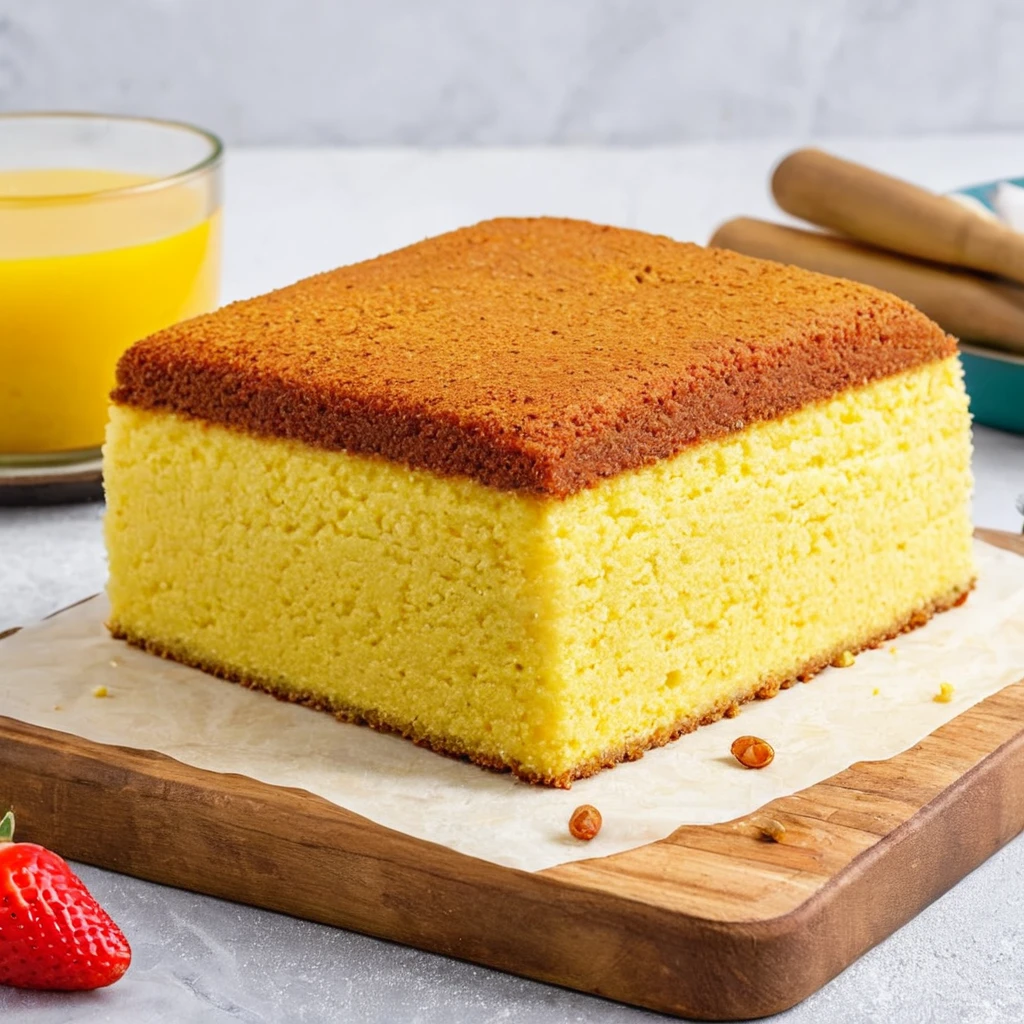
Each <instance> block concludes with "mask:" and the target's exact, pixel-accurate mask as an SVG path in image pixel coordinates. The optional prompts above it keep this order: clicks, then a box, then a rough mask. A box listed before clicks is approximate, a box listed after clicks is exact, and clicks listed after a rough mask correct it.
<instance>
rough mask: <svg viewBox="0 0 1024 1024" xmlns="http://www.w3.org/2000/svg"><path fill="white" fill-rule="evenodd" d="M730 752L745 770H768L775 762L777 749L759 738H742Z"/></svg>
mask: <svg viewBox="0 0 1024 1024" xmlns="http://www.w3.org/2000/svg"><path fill="white" fill-rule="evenodd" d="M729 752H730V753H731V754H732V756H733V757H735V758H736V760H737V761H739V763H740V764H741V765H743V767H744V768H767V767H768V765H770V764H771V763H772V761H774V760H775V749H774V748H773V747H772V745H771V744H770V743H769V742H768V741H767V740H763V739H761V738H760V737H759V736H740V737H739V738H738V739H735V740H733V743H732V746H731V747H730V748H729Z"/></svg>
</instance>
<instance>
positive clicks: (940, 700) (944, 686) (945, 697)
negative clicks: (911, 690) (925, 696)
mask: <svg viewBox="0 0 1024 1024" xmlns="http://www.w3.org/2000/svg"><path fill="white" fill-rule="evenodd" d="M954 692H955V691H954V687H953V684H952V683H941V684H940V685H939V692H938V693H937V694H935V696H934V697H932V700H933V701H935V703H936V704H948V703H949V702H950V701H951V700H952V699H953V693H954Z"/></svg>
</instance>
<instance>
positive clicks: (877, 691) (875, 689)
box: [871, 686, 882, 697]
mask: <svg viewBox="0 0 1024 1024" xmlns="http://www.w3.org/2000/svg"><path fill="white" fill-rule="evenodd" d="M881 692H882V691H881V690H880V689H879V688H878V687H877V686H876V687H875V688H874V689H873V690H872V691H871V696H872V697H877V696H878V695H879V694H880V693H881Z"/></svg>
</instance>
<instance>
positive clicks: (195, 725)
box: [0, 542, 1024, 871]
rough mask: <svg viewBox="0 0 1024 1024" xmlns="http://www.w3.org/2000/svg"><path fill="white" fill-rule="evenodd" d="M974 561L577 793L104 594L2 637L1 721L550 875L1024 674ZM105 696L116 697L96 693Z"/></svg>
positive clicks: (1023, 576)
mask: <svg viewBox="0 0 1024 1024" xmlns="http://www.w3.org/2000/svg"><path fill="white" fill-rule="evenodd" d="M976 554H977V561H978V568H979V582H978V586H977V589H976V590H975V591H974V593H973V594H972V595H971V597H970V600H968V601H967V603H966V604H965V605H963V606H962V607H960V608H956V609H953V610H952V611H949V612H946V613H944V614H942V615H940V616H938V617H936V618H935V619H933V620H932V622H930V623H929V624H928V625H927V626H925V627H924V628H923V629H919V630H917V631H916V632H914V633H911V634H909V635H907V636H904V637H901V638H900V639H898V640H896V641H894V642H892V643H891V644H886V645H885V646H883V647H882V648H880V649H878V650H875V651H868V652H865V653H864V654H861V655H860V656H859V657H858V658H857V663H856V664H855V665H854V666H853V667H851V668H846V669H835V668H833V669H827V670H826V671H825V672H823V673H821V674H820V675H819V676H817V677H816V678H815V679H814V680H813V681H812V682H811V683H809V684H807V685H805V686H796V687H794V688H793V689H791V690H787V691H784V692H783V693H781V694H780V695H779V696H778V697H776V698H775V699H774V700H769V701H757V702H754V703H751V704H748V705H746V706H745V707H744V708H743V710H742V711H741V713H740V715H739V717H738V718H735V719H732V720H723V721H721V722H719V723H717V724H715V725H712V726H707V727H705V728H703V729H699V730H698V731H697V732H695V733H693V734H691V735H689V736H684V737H683V738H682V739H680V740H678V741H676V742H675V743H673V744H670V745H669V746H668V747H664V748H662V749H660V750H655V751H652V752H650V753H648V754H647V755H646V756H645V757H644V758H643V759H642V760H641V761H637V762H634V763H632V764H625V765H620V766H619V767H617V768H615V769H614V770H612V771H606V772H603V773H601V774H600V775H598V776H596V777H594V778H592V779H586V780H584V781H582V782H577V783H576V784H575V786H574V787H573V788H572V790H571V791H569V792H566V791H559V790H550V789H542V788H539V787H533V786H528V785H525V784H523V783H520V782H517V781H515V780H514V779H512V778H511V777H510V776H507V775H497V774H494V773H491V772H487V771H484V770H482V769H480V768H476V767H474V766H472V765H468V764H463V763H460V762H456V761H452V760H449V759H447V758H444V757H440V756H438V755H437V754H433V753H431V752H429V751H426V750H421V749H419V748H418V747H415V746H413V745H412V744H411V743H409V742H407V741H405V740H401V739H398V738H396V737H393V736H385V735H381V734H379V733H375V732H373V731H372V730H370V729H367V728H364V727H361V726H356V725H346V724H342V723H339V722H337V721H335V720H334V719H333V718H331V717H330V716H329V715H325V714H323V713H321V712H316V711H311V710H309V709H307V708H303V707H298V706H295V705H290V704H284V703H281V702H280V701H277V700H274V699H273V698H272V697H269V696H267V695H265V694H261V693H255V692H253V691H250V690H246V689H244V688H243V687H241V686H235V685H233V684H231V683H226V682H223V681H221V680H219V679H215V678H213V677H212V676H208V675H205V674H204V673H202V672H198V671H196V670H194V669H190V668H185V667H184V666H181V665H177V664H174V663H171V662H166V661H161V660H160V659H158V658H155V657H152V656H150V655H147V654H144V653H142V652H141V651H138V650H135V649H133V648H131V647H128V646H127V645H126V644H124V643H121V642H119V641H116V640H112V639H111V638H110V636H109V635H108V634H107V632H106V630H105V629H104V627H103V622H104V618H105V615H106V611H107V607H106V601H105V599H104V598H102V597H97V598H93V599H92V600H90V601H87V602H86V603H84V604H81V605H79V606H77V607H76V608H73V609H71V610H69V611H67V612H63V613H61V614H60V615H58V616H56V617H55V618H53V619H49V620H47V621H46V622H42V623H40V624H38V625H35V626H31V627H29V628H27V629H24V630H22V631H21V632H20V633H18V634H16V635H15V636H13V637H10V638H9V639H7V640H5V641H4V642H3V643H2V644H0V715H6V716H8V717H10V718H15V719H19V720H20V721H23V722H28V723H31V724H33V725H39V726H45V727H47V728H51V729H57V730H61V731H63V732H69V733H74V734H76V735H79V736H82V737H84V738H86V739H90V740H94V741H97V742H100V743H111V744H118V745H122V746H127V747H135V748H138V749H149V750H157V751H161V752H162V753H165V754H168V755H170V756H171V757H174V758H177V759H178V760H179V761H183V762H185V763H187V764H191V765H195V766H196V767H198V768H204V769H207V770H210V771H216V772H237V773H239V774H242V775H248V776H250V777H251V778H254V779H259V780H261V781H263V782H266V783H270V784H272V785H279V786H294V787H297V788H300V789H305V790H308V791H309V792H311V793H316V794H318V795H320V796H322V797H325V798H326V799H327V800H330V801H332V802H334V803H336V804H338V805H340V806H342V807H345V808H348V809H349V810H351V811H354V812H356V813H357V814H361V815H364V816H365V817H367V818H370V819H371V820H373V821H376V822H379V823H380V824H381V825H386V826H387V827H389V828H393V829H397V830H399V831H403V832H406V833H408V834H410V835H413V836H417V837H419V838H422V839H427V840H431V841H433V842H435V843H441V844H443V845H445V846H449V847H451V848H452V849H454V850H458V851H460V852H462V853H466V854H470V855H472V856H474V857H481V858H483V859H485V860H490V861H494V862H496V863H499V864H507V865H510V866H513V867H518V868H523V869H525V870H530V871H537V870H540V869H542V868H546V867H551V866H553V865H555V864H560V863H564V862H566V861H571V860H578V859H581V858H584V857H595V856H604V855H608V854H612V853H618V852H620V851H622V850H628V849H630V848H632V847H635V846H640V845H643V844H645V843H649V842H653V841H654V840H657V839H662V838H664V837H665V836H667V835H669V834H670V833H671V832H673V831H674V830H675V829H676V828H678V827H679V826H680V825H685V824H707V823H711V822H718V821H727V820H729V819H731V818H735V817H739V816H741V815H744V814H749V813H751V812H753V811H755V810H756V809H757V808H758V807H760V806H762V805H763V804H765V803H767V802H768V801H770V800H773V799H775V798H777V797H780V796H784V795H786V794H789V793H793V792H796V791H797V790H800V789H803V788H805V787H807V786H810V785H812V784H813V783H815V782H819V781H820V780H822V779H825V778H828V777H829V776H831V775H834V774H835V773H836V772H839V771H841V770H843V769H844V768H847V767H849V765H851V764H853V763H854V762H855V761H865V760H880V759H883V758H888V757H892V756H893V755H895V754H898V753H899V752H901V751H903V750H905V749H906V748H907V747H910V746H912V745H913V744H914V743H916V742H918V741H919V740H921V739H922V738H924V737H925V736H926V735H927V734H928V733H930V732H933V731H934V730H935V729H937V728H938V727H939V726H940V725H942V724H943V723H944V722H947V721H949V720H950V719H952V718H954V717H955V716H956V715H958V714H960V713H961V712H963V711H965V710H966V709H967V708H969V707H970V706H971V705H973V704H975V703H977V702H978V701H980V700H982V699H983V698H985V697H987V696H989V695H990V694H992V693H995V692H996V691H997V690H1000V689H1001V688H1002V687H1004V686H1008V685H1009V684H1011V683H1014V682H1016V681H1018V680H1019V679H1021V678H1022V677H1024V560H1022V559H1021V558H1019V557H1018V556H1016V555H1013V554H1011V553H1009V552H1006V551H1002V550H1000V549H998V548H995V547H992V546H991V545H987V544H983V543H981V542H976ZM943 682H947V683H951V684H952V685H953V687H954V688H955V690H954V698H953V700H952V702H951V703H948V704H939V703H935V702H934V701H933V700H932V697H933V696H934V695H935V693H936V692H937V691H938V689H939V686H940V684H941V683H943ZM97 686H105V687H106V688H107V691H108V693H109V696H108V697H105V698H100V697H96V696H93V691H94V689H95V688H96V687H97ZM876 690H877V691H878V692H877V694H876V693H875V691H876ZM747 733H752V734H754V735H757V736H762V737H764V738H765V739H767V740H768V741H769V742H771V743H772V744H773V745H774V747H775V750H776V758H775V761H774V763H773V764H772V765H771V766H770V767H769V768H767V769H765V770H763V771H748V770H746V769H743V768H741V767H739V766H738V765H737V764H736V763H735V761H734V760H733V759H732V758H731V756H730V755H729V746H730V744H731V743H732V741H733V739H735V738H736V737H737V736H741V735H744V734H747ZM581 803H592V804H594V805H595V806H597V807H598V808H599V809H600V811H601V813H602V815H603V816H604V828H603V829H602V831H601V833H600V835H599V836H598V837H597V839H595V840H594V841H593V842H591V843H589V844H587V843H581V842H577V841H576V840H573V839H571V838H570V837H569V836H568V834H567V830H566V823H567V821H568V818H569V815H570V813H571V812H572V810H573V808H574V807H575V806H577V805H578V804H581Z"/></svg>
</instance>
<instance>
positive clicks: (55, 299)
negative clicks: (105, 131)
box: [0, 169, 220, 458]
mask: <svg viewBox="0 0 1024 1024" xmlns="http://www.w3.org/2000/svg"><path fill="white" fill-rule="evenodd" d="M152 180H153V179H150V178H146V177H144V176H141V175H128V174H122V173H118V172H114V171H102V170H89V169H59V170H30V171H0V458H3V457H4V456H11V455H29V456H31V455H42V454H44V453H57V452H65V451H75V450H80V449H88V448H93V447H96V446H98V445H99V444H100V443H101V442H102V440H103V431H104V427H105V424H106V418H107V398H108V395H109V393H110V389H111V387H112V386H113V383H114V367H115V365H116V363H117V360H118V358H119V357H120V355H121V353H122V352H124V350H125V349H126V348H127V347H128V346H129V345H131V344H132V342H134V341H137V340H138V339H139V338H143V337H145V336H146V335H148V334H152V333H153V332H154V331H157V330H159V329H160V328H162V327H166V326H168V325H169V324H172V323H175V322H177V321H179V320H184V319H186V318H188V317H191V316H196V315H197V314H199V313H204V312H207V311H209V310H211V309H213V308H214V307H215V305H216V303H217V285H218V277H219V256H220V252H219V250H220V214H219V211H214V212H212V213H211V212H210V210H209V201H208V198H207V193H206V191H205V188H204V186H203V185H202V184H201V183H198V184H197V183H194V182H193V183H184V184H178V185H173V186H162V187H159V188H152V189H149V190H146V189H144V190H142V191H139V192H131V193H127V194H120V195H117V194H115V195H109V194H108V195H103V194H102V192H103V190H109V189H119V188H125V187H129V186H137V185H145V184H147V183H148V182H151V181H152ZM87 193H100V194H98V195H95V196H89V195H86V194H87ZM40 196H47V197H51V196H64V197H68V198H64V199H46V200H44V201H40V202H33V201H31V200H30V201H29V202H26V203H23V204H19V203H10V202H8V201H5V200H10V199H11V198H12V197H22V198H26V197H40ZM79 196H80V197H81V198H74V199H72V198H70V197H79Z"/></svg>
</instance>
